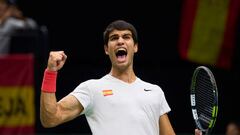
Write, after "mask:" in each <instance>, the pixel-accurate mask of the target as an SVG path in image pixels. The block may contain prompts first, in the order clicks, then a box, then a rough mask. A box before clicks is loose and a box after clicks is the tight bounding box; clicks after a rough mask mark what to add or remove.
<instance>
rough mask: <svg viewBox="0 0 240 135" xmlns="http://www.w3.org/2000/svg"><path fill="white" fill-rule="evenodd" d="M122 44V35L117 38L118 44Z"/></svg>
mask: <svg viewBox="0 0 240 135" xmlns="http://www.w3.org/2000/svg"><path fill="white" fill-rule="evenodd" d="M123 44H124V39H123V38H122V37H119V38H118V45H123Z"/></svg>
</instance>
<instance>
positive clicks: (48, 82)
mask: <svg viewBox="0 0 240 135" xmlns="http://www.w3.org/2000/svg"><path fill="white" fill-rule="evenodd" d="M56 82H57V72H55V71H48V70H47V69H45V71H44V76H43V81H42V92H47V93H55V92H56Z"/></svg>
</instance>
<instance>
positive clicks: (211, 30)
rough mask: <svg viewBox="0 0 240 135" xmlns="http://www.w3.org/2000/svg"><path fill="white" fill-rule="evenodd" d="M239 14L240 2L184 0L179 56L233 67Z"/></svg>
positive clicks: (234, 0)
mask: <svg viewBox="0 0 240 135" xmlns="http://www.w3.org/2000/svg"><path fill="white" fill-rule="evenodd" d="M239 15H240V1H239V0H184V2H183V7H182V18H181V19H182V20H181V27H180V40H179V52H180V56H181V57H182V58H183V59H187V60H190V61H192V62H197V63H200V64H207V65H214V66H217V67H221V68H225V69H229V68H231V66H232V57H233V51H234V46H235V43H236V42H235V40H236V28H237V19H238V17H239Z"/></svg>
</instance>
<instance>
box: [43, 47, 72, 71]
mask: <svg viewBox="0 0 240 135" xmlns="http://www.w3.org/2000/svg"><path fill="white" fill-rule="evenodd" d="M66 59H67V55H66V54H65V53H64V51H51V52H50V53H49V58H48V65H47V70H49V71H58V70H60V69H61V68H62V67H63V65H64V63H65V62H66Z"/></svg>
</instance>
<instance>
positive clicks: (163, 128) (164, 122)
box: [159, 114, 202, 135]
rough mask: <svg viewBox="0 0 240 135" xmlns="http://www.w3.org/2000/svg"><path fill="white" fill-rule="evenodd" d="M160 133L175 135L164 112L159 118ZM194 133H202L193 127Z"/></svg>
mask: <svg viewBox="0 0 240 135" xmlns="http://www.w3.org/2000/svg"><path fill="white" fill-rule="evenodd" d="M159 128H160V135H176V134H175V132H174V130H173V128H172V125H171V123H170V121H169V118H168V115H167V114H164V115H162V116H160V118H159ZM194 133H195V135H202V132H201V131H200V130H199V129H195V132H194Z"/></svg>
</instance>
